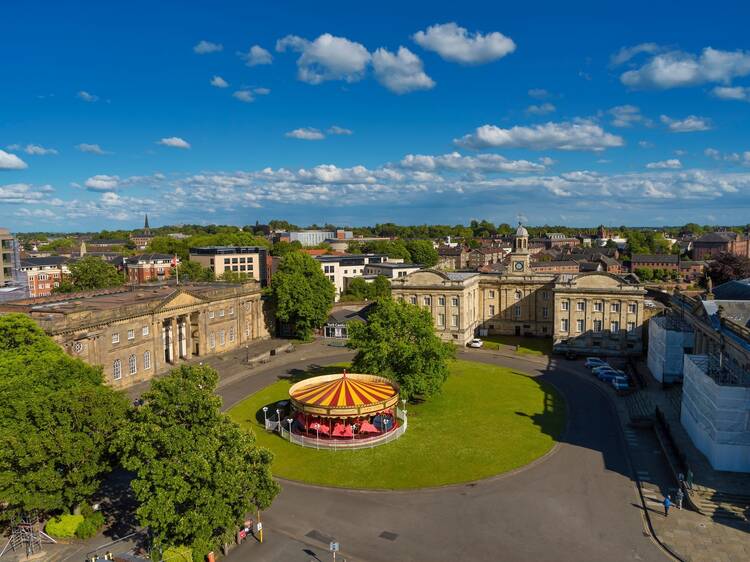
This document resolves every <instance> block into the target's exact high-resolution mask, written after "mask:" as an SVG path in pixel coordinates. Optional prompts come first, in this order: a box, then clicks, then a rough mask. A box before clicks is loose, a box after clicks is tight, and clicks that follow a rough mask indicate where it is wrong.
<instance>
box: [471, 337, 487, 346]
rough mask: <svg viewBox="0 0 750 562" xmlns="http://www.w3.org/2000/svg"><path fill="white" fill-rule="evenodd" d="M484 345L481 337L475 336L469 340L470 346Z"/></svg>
mask: <svg viewBox="0 0 750 562" xmlns="http://www.w3.org/2000/svg"><path fill="white" fill-rule="evenodd" d="M483 345H484V342H483V341H482V340H480V339H479V338H474V339H473V340H471V341H470V342H469V347H477V348H478V347H482V346H483Z"/></svg>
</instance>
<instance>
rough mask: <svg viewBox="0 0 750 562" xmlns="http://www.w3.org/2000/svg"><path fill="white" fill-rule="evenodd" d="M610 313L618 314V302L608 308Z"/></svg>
mask: <svg viewBox="0 0 750 562" xmlns="http://www.w3.org/2000/svg"><path fill="white" fill-rule="evenodd" d="M609 311H610V312H620V303H619V302H613V303H612V305H611V306H610V308H609Z"/></svg>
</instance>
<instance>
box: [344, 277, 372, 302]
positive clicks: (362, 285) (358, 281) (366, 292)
mask: <svg viewBox="0 0 750 562" xmlns="http://www.w3.org/2000/svg"><path fill="white" fill-rule="evenodd" d="M345 294H346V295H347V296H350V297H352V298H353V299H357V300H365V299H369V298H371V297H372V291H371V290H370V284H369V283H368V282H367V281H365V280H364V279H363V278H362V277H355V278H354V279H352V280H351V281H350V282H349V286H348V287H347V288H346V291H345Z"/></svg>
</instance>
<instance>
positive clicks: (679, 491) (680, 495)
mask: <svg viewBox="0 0 750 562" xmlns="http://www.w3.org/2000/svg"><path fill="white" fill-rule="evenodd" d="M675 499H676V500H677V509H682V500H683V499H685V493H684V492H683V491H682V488H677V494H675Z"/></svg>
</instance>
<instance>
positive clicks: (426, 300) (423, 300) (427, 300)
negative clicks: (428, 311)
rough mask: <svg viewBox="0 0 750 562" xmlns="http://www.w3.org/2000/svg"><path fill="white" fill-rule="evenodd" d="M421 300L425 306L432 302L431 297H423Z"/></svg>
mask: <svg viewBox="0 0 750 562" xmlns="http://www.w3.org/2000/svg"><path fill="white" fill-rule="evenodd" d="M422 302H423V303H424V305H425V306H430V305H431V304H432V298H430V297H424V298H423V299H422Z"/></svg>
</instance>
